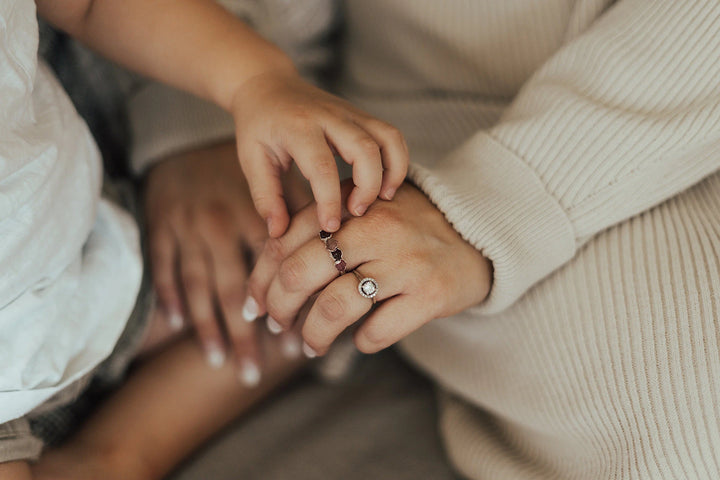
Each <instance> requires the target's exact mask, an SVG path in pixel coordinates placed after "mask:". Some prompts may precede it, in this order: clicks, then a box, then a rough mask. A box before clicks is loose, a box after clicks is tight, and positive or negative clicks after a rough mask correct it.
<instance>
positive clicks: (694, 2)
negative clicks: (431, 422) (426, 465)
mask: <svg viewBox="0 0 720 480" xmlns="http://www.w3.org/2000/svg"><path fill="white" fill-rule="evenodd" d="M345 3H346V12H345V13H346V22H347V38H346V44H345V51H344V55H343V58H344V60H345V63H344V67H343V79H342V82H341V90H342V92H343V93H344V94H345V95H346V96H347V97H349V98H350V99H351V100H352V101H353V102H356V103H357V104H358V105H359V106H360V107H362V108H365V109H367V110H368V111H370V112H371V113H374V114H376V115H378V116H380V117H382V118H384V119H386V120H388V121H390V122H392V123H394V124H395V125H397V126H399V127H400V128H401V129H402V130H403V132H404V133H405V135H406V136H407V139H408V142H409V144H410V150H411V157H412V159H413V162H414V164H413V166H412V168H411V178H412V180H413V181H414V182H415V183H416V184H417V185H419V186H420V187H421V188H422V189H423V190H424V191H425V192H426V193H427V194H428V195H429V196H430V198H431V199H432V201H433V202H434V203H435V204H436V205H437V206H438V208H439V209H440V210H441V211H443V212H444V213H445V215H446V216H447V218H448V219H449V220H450V221H451V222H452V224H453V225H454V226H455V228H456V229H457V230H458V231H459V232H460V233H461V234H462V235H463V237H464V238H465V239H466V240H467V241H469V242H470V243H472V244H473V245H475V246H476V247H477V248H479V249H480V250H482V251H483V252H484V253H485V254H486V255H487V256H488V257H489V258H490V259H491V260H492V262H493V265H494V268H495V279H494V285H493V288H492V292H491V295H490V297H489V299H488V300H487V301H486V302H484V303H483V304H482V305H480V306H478V307H476V308H473V309H471V310H469V311H466V312H465V313H463V314H461V315H458V316H456V317H453V318H450V319H443V320H437V321H434V322H432V323H431V324H429V325H428V326H427V327H425V328H423V329H421V330H420V331H419V332H417V333H416V334H414V335H413V336H411V337H410V338H408V339H407V340H406V341H404V342H403V349H404V351H405V352H406V353H407V354H408V355H409V356H410V357H411V358H412V359H413V360H414V361H415V362H416V363H417V364H418V365H420V366H421V367H422V368H423V369H425V370H426V371H428V372H429V373H430V374H431V375H432V376H433V377H434V378H435V379H436V380H437V381H438V382H439V383H440V384H441V385H442V386H443V387H444V391H445V392H446V393H443V394H442V395H441V397H442V402H441V404H442V410H441V428H442V432H443V434H444V436H445V439H446V446H447V449H448V452H449V455H450V457H451V459H452V461H453V462H454V464H455V465H456V467H457V468H458V470H459V471H460V472H461V473H462V474H464V475H465V476H467V477H469V478H472V479H482V480H485V479H493V480H497V479H508V480H509V479H512V480H516V479H583V480H591V479H610V478H612V479H700V478H702V479H717V478H720V345H719V344H720V328H719V327H718V326H717V320H720V273H719V272H720V175H718V174H714V173H713V172H715V171H716V170H718V168H720V2H718V1H710V0H708V1H700V0H620V1H616V2H612V1H609V0H576V1H572V0H544V1H537V0H473V1H468V0H443V1H438V0H348V1H347V2H345ZM398 321H402V319H398Z"/></svg>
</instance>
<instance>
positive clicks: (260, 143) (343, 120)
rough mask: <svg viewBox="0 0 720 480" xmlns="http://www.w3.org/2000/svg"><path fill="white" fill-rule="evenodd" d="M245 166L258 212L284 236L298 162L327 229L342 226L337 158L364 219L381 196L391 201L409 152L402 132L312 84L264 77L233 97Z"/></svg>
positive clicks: (352, 207)
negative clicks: (287, 189)
mask: <svg viewBox="0 0 720 480" xmlns="http://www.w3.org/2000/svg"><path fill="white" fill-rule="evenodd" d="M232 113H233V116H234V117H235V123H236V128H237V144H238V155H239V158H240V164H241V166H242V169H243V172H244V173H245V177H246V178H247V179H248V183H249V185H250V193H251V195H252V198H253V202H254V203H255V208H256V209H257V211H258V212H259V214H260V216H261V217H262V218H263V219H265V221H266V222H267V226H268V233H269V235H270V236H271V237H274V238H277V237H279V236H280V235H282V234H283V233H284V232H285V230H286V229H287V226H288V223H289V216H288V213H287V208H286V205H285V201H284V197H283V191H282V187H281V184H280V176H281V174H282V173H283V172H284V171H286V170H287V169H288V168H289V167H290V164H291V161H295V163H296V164H297V166H298V168H299V169H300V172H301V173H302V174H303V176H304V177H305V178H306V179H308V180H309V181H310V186H311V188H312V191H313V195H314V196H315V201H316V202H317V215H318V220H319V222H320V225H321V226H322V228H323V229H324V230H327V231H328V232H334V231H336V230H337V229H338V228H339V227H340V215H341V207H342V205H341V199H340V179H339V176H338V171H337V167H336V165H335V159H334V154H339V155H340V156H341V157H342V158H343V160H344V161H345V162H347V163H348V164H350V165H352V178H353V183H354V185H355V187H354V188H353V191H352V193H351V194H350V197H349V198H348V203H347V208H348V210H349V211H350V213H351V214H353V215H356V216H360V215H362V214H363V213H365V210H366V209H367V207H368V206H369V205H370V204H371V203H372V202H373V201H375V199H376V198H377V197H378V195H380V196H381V197H382V198H383V199H386V200H391V199H392V198H393V195H394V194H395V191H396V190H397V188H398V187H399V186H400V185H401V184H402V182H403V180H404V179H405V174H406V173H407V166H408V161H409V160H408V150H407V146H406V144H405V140H404V138H403V136H402V134H401V133H400V131H399V130H397V129H396V128H394V127H392V126H390V125H388V124H387V123H384V122H382V121H380V120H378V119H376V118H373V117H371V116H369V115H368V114H366V113H364V112H362V111H360V110H358V109H356V108H355V107H353V106H352V105H351V104H350V103H348V102H346V101H344V100H342V99H340V98H338V97H335V96H333V95H331V94H329V93H327V92H324V91H322V90H321V89H319V88H317V87H314V86H312V85H310V84H309V83H307V82H305V81H304V80H302V78H300V77H299V76H298V75H296V74H289V75H288V74H285V73H283V74H280V73H277V72H270V73H264V74H261V75H257V76H256V77H253V78H252V79H250V80H248V81H247V82H245V83H244V84H243V85H242V86H241V87H240V89H239V90H238V91H237V92H236V95H235V96H234V98H233V105H232Z"/></svg>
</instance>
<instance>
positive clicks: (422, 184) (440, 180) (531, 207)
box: [409, 132, 576, 314]
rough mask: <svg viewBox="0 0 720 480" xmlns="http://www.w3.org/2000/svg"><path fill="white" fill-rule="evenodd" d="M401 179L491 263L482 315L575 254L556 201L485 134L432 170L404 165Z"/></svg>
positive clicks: (567, 224)
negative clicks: (421, 193)
mask: <svg viewBox="0 0 720 480" xmlns="http://www.w3.org/2000/svg"><path fill="white" fill-rule="evenodd" d="M409 177H410V179H411V180H412V181H413V182H414V183H415V184H416V185H417V186H418V188H420V189H421V190H423V191H424V192H425V194H426V195H427V196H428V197H429V198H430V200H431V201H432V202H433V203H434V204H435V205H436V206H437V208H438V209H439V210H440V211H442V212H443V213H444V214H445V217H446V218H447V220H448V221H449V222H450V223H451V224H452V225H453V227H454V228H455V230H457V231H458V232H459V233H460V235H461V236H462V237H463V238H464V239H465V240H466V241H467V242H469V243H470V244H471V245H473V246H474V247H475V248H477V249H478V250H480V251H481V252H482V253H483V255H484V256H485V257H486V258H488V259H489V260H490V261H491V262H492V264H493V269H494V278H493V284H492V289H491V291H490V294H489V296H488V297H487V299H486V300H485V301H484V302H483V303H482V304H481V305H480V306H479V307H478V310H477V311H479V312H480V313H482V314H493V313H497V312H499V311H501V310H503V309H505V308H507V307H508V306H510V305H511V304H512V303H513V302H515V301H516V300H517V299H518V298H520V296H522V295H523V293H525V291H526V290H527V289H529V288H530V287H531V286H532V285H533V284H534V283H536V282H537V281H539V280H541V279H542V278H544V277H545V276H547V275H548V274H549V273H550V272H552V271H553V270H555V269H556V268H558V267H559V266H561V265H562V264H564V263H565V262H567V261H568V260H569V259H570V258H572V257H573V255H574V254H575V248H576V243H575V235H574V232H573V228H572V225H571V223H570V220H569V219H568V216H567V214H566V213H565V211H564V210H563V209H562V207H561V206H560V205H559V203H558V202H557V200H556V199H555V198H554V197H553V196H552V195H550V194H549V193H548V192H547V190H546V189H545V186H544V185H543V183H542V182H541V181H540V179H539V178H538V176H537V175H536V174H535V172H534V171H533V170H532V169H530V167H528V166H527V164H526V163H525V162H524V161H523V160H522V159H521V158H519V157H517V156H516V155H515V154H514V153H513V152H511V151H510V150H508V149H507V148H506V147H505V146H503V145H502V144H500V143H498V142H497V141H496V140H495V139H493V138H492V137H491V136H490V135H488V134H487V133H485V132H481V133H479V134H477V135H475V136H474V137H472V138H471V139H470V140H469V141H467V142H466V143H465V144H464V145H463V146H462V147H460V148H459V149H457V150H455V151H454V152H453V153H451V154H450V155H449V156H448V157H447V158H445V159H444V160H443V161H440V162H438V163H437V164H435V165H434V166H433V167H430V168H428V167H423V166H420V165H415V164H413V165H411V166H410V171H409Z"/></svg>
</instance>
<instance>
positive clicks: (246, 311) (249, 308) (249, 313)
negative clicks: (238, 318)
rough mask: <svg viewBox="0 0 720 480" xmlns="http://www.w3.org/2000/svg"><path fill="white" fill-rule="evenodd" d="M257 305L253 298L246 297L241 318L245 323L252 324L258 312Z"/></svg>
mask: <svg viewBox="0 0 720 480" xmlns="http://www.w3.org/2000/svg"><path fill="white" fill-rule="evenodd" d="M259 311H260V310H259V307H258V303H257V302H256V301H255V299H254V298H253V297H247V300H245V305H243V309H242V316H243V318H244V319H245V321H246V322H254V321H255V319H256V318H257V316H258V312H259Z"/></svg>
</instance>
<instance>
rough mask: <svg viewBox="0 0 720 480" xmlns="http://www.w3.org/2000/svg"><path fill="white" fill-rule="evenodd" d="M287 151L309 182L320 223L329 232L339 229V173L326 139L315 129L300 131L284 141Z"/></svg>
mask: <svg viewBox="0 0 720 480" xmlns="http://www.w3.org/2000/svg"><path fill="white" fill-rule="evenodd" d="M287 151H288V153H289V154H290V156H291V157H292V158H293V160H294V161H295V164H296V165H297V166H298V168H299V169H300V173H302V174H303V176H304V177H305V178H307V179H308V181H309V182H310V188H311V189H312V192H313V196H314V197H315V202H316V203H317V213H318V220H319V221H320V225H321V226H322V228H323V229H324V230H327V231H328V232H335V231H337V229H338V228H340V215H341V210H342V208H341V207H342V205H341V203H340V175H339V174H338V170H337V165H336V164H335V157H334V156H333V154H332V152H331V151H330V146H329V145H328V143H327V139H326V138H325V133H324V132H323V131H322V130H320V129H319V128H318V129H313V130H311V131H303V132H302V133H301V134H299V135H295V136H293V138H292V140H291V141H288V142H287Z"/></svg>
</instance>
